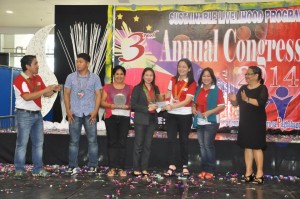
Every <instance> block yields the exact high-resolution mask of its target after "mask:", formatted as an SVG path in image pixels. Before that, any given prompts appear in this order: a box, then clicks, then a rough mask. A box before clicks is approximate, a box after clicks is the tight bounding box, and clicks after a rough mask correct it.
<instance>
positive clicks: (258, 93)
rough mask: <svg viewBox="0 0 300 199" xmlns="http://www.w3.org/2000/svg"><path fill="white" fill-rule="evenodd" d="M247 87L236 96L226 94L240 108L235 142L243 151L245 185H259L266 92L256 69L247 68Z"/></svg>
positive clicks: (262, 174) (252, 67)
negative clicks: (253, 166) (250, 183)
mask: <svg viewBox="0 0 300 199" xmlns="http://www.w3.org/2000/svg"><path fill="white" fill-rule="evenodd" d="M245 79H246V82H247V83H248V84H247V85H243V86H242V87H241V88H240V89H239V91H238V93H237V95H234V94H229V101H230V102H231V103H232V105H233V106H239V107H240V109H239V110H240V121H239V128H238V139H237V143H238V145H239V146H240V147H242V148H244V158H245V164H246V173H245V175H244V178H243V181H244V182H253V183H257V184H262V183H263V182H264V177H263V176H264V172H263V160H264V155H263V150H264V149H265V148H266V120H267V116H266V110H265V106H266V103H267V101H268V89H267V87H266V86H265V85H264V79H262V71H261V69H260V68H259V67H257V66H250V67H249V68H248V70H247V72H246V74H245ZM253 160H255V163H256V168H257V171H256V174H254V172H253V168H252V165H253Z"/></svg>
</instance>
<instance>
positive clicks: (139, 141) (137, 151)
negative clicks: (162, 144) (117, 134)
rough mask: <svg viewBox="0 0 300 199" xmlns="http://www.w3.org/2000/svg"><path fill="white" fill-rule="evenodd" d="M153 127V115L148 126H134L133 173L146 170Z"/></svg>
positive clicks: (154, 124) (154, 121)
mask: <svg viewBox="0 0 300 199" xmlns="http://www.w3.org/2000/svg"><path fill="white" fill-rule="evenodd" d="M155 126H156V119H155V115H154V114H153V115H151V116H150V121H149V125H142V124H134V132H135V138H134V145H133V168H134V170H135V171H140V170H147V169H148V166H149V158H150V152H151V143H152V139H153V133H154V130H155Z"/></svg>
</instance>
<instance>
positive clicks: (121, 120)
mask: <svg viewBox="0 0 300 199" xmlns="http://www.w3.org/2000/svg"><path fill="white" fill-rule="evenodd" d="M105 126H106V132H107V145H108V165H109V167H110V168H120V169H124V167H125V158H126V139H127V135H128V131H129V127H130V118H129V117H126V116H117V115H112V116H111V117H109V118H106V119H105Z"/></svg>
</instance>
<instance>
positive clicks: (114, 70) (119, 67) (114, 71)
mask: <svg viewBox="0 0 300 199" xmlns="http://www.w3.org/2000/svg"><path fill="white" fill-rule="evenodd" d="M117 70H122V72H123V73H124V75H126V69H125V68H124V67H123V66H120V65H116V66H115V67H114V68H113V70H112V75H113V76H114V75H115V74H116V72H117Z"/></svg>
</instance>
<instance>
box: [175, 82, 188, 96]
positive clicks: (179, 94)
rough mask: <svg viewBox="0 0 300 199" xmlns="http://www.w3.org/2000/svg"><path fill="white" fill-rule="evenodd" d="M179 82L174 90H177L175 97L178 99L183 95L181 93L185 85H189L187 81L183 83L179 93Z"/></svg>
mask: <svg viewBox="0 0 300 199" xmlns="http://www.w3.org/2000/svg"><path fill="white" fill-rule="evenodd" d="M177 84H178V82H177V83H176V84H175V87H174V90H175V91H174V92H175V96H174V97H175V98H176V99H179V98H180V96H181V93H182V91H183V89H185V87H186V85H187V82H184V84H183V86H182V87H181V88H180V91H179V93H178V94H177V92H178V90H177Z"/></svg>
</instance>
